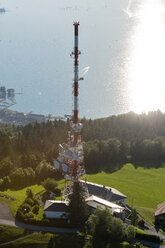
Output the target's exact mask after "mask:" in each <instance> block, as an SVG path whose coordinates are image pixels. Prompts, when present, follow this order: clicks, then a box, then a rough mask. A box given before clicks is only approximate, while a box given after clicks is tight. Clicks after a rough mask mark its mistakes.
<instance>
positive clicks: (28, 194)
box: [26, 188, 33, 198]
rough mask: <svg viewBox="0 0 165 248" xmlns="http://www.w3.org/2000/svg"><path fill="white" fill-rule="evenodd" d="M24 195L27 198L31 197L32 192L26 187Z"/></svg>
mask: <svg viewBox="0 0 165 248" xmlns="http://www.w3.org/2000/svg"><path fill="white" fill-rule="evenodd" d="M26 195H27V197H28V198H33V192H32V190H31V189H29V188H28V189H27V190H26Z"/></svg>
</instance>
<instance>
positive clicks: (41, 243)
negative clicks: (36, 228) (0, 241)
mask: <svg viewBox="0 0 165 248" xmlns="http://www.w3.org/2000/svg"><path fill="white" fill-rule="evenodd" d="M51 237H53V234H49V233H48V234H41V233H38V234H33V235H31V236H30V237H27V238H23V239H21V240H18V241H14V242H12V243H10V244H6V245H3V247H6V248H7V247H8V248H20V247H21V248H27V247H35V248H47V247H48V243H49V240H50V238H51Z"/></svg>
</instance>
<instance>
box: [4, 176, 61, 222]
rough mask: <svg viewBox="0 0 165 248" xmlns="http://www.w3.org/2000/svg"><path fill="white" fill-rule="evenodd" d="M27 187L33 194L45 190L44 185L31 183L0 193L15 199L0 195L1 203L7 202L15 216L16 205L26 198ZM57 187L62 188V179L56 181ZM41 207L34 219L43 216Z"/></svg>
mask: <svg viewBox="0 0 165 248" xmlns="http://www.w3.org/2000/svg"><path fill="white" fill-rule="evenodd" d="M27 188H30V189H31V190H32V192H33V194H34V195H38V194H42V193H43V192H45V190H44V187H43V186H42V185H32V186H29V187H26V188H24V189H21V190H15V191H14V190H6V191H3V192H1V191H0V193H2V194H5V195H6V196H11V197H13V198H15V200H10V199H6V198H5V197H0V202H1V203H8V204H9V206H10V210H11V212H12V215H13V216H15V215H16V212H17V209H18V207H19V206H20V205H21V204H22V203H23V201H24V200H25V198H26V190H27ZM58 188H59V189H61V190H63V188H64V180H60V181H58ZM59 199H61V197H59ZM43 213H44V212H43V208H40V210H39V213H38V215H37V216H36V219H38V220H39V219H42V217H43Z"/></svg>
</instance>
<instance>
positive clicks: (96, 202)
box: [86, 195, 124, 213]
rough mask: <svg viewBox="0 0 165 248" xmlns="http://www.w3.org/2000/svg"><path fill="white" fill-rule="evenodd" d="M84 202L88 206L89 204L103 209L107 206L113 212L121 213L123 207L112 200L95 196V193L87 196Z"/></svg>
mask: <svg viewBox="0 0 165 248" xmlns="http://www.w3.org/2000/svg"><path fill="white" fill-rule="evenodd" d="M86 202H87V204H88V206H91V207H93V208H98V207H99V208H101V209H105V208H109V209H110V210H111V211H112V212H113V213H121V212H122V211H123V210H124V208H123V207H121V206H119V205H117V204H115V203H113V202H109V201H106V200H104V199H102V198H100V197H97V196H95V195H92V196H90V197H88V198H87V199H86Z"/></svg>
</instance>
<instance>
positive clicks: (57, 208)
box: [44, 200, 68, 212]
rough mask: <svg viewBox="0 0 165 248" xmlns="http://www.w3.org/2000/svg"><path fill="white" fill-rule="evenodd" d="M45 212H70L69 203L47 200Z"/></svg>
mask: <svg viewBox="0 0 165 248" xmlns="http://www.w3.org/2000/svg"><path fill="white" fill-rule="evenodd" d="M44 211H48V212H52V211H54V212H68V202H66V201H54V200H47V201H46V203H45V206H44Z"/></svg>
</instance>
